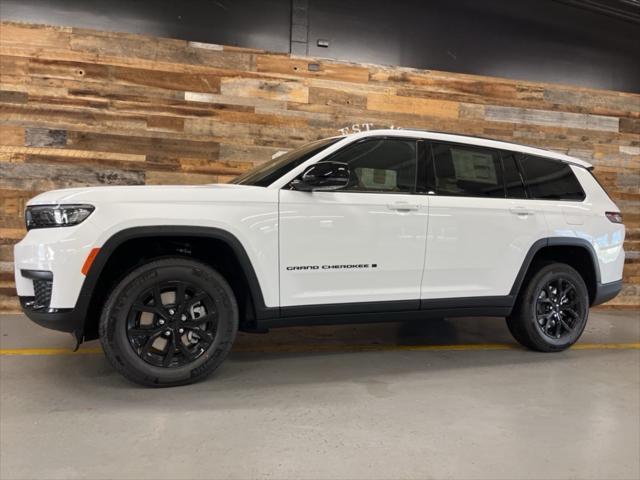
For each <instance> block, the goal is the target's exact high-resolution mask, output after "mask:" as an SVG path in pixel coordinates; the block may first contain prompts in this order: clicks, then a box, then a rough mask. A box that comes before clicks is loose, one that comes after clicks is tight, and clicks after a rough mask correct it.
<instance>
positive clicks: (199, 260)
mask: <svg viewBox="0 0 640 480" xmlns="http://www.w3.org/2000/svg"><path fill="white" fill-rule="evenodd" d="M591 169H592V167H591V165H589V164H588V163H586V162H584V161H582V160H579V159H576V158H572V157H569V156H566V155H562V154H559V153H554V152H550V151H545V150H540V149H537V148H531V147H526V146H521V145H516V144H512V143H505V142H499V141H493V140H487V139H481V138H474V137H467V136H459V135H451V134H444V133H434V132H422V131H407V130H378V131H370V132H364V133H360V134H356V135H350V136H345V137H336V138H328V139H324V140H319V141H316V142H314V143H311V144H308V145H306V146H303V147H301V148H298V149H296V150H293V151H291V152H289V153H287V154H285V155H283V156H280V157H278V158H275V159H273V160H271V161H270V162H267V163H264V164H262V165H260V166H258V167H256V168H255V169H254V170H252V171H250V172H248V173H246V174H244V175H242V176H240V177H238V178H237V179H235V180H234V181H232V183H231V184H225V185H200V186H133V187H132V186H122V187H94V188H76V189H66V190H57V191H52V192H47V193H44V194H41V195H39V196H37V197H35V198H34V199H32V200H31V201H30V202H29V204H28V206H27V209H26V213H25V217H26V224H27V229H28V233H27V235H26V237H25V238H24V239H23V240H22V241H21V242H20V243H18V244H17V245H16V246H15V275H16V285H17V291H18V295H19V296H20V300H21V304H22V307H23V309H24V311H25V313H26V314H27V316H28V317H30V318H31V319H32V320H33V321H35V322H37V323H39V324H40V325H43V326H46V327H49V328H53V329H56V330H62V331H68V332H72V333H73V334H74V335H75V337H76V339H77V341H78V342H81V341H83V340H89V339H95V338H100V341H101V343H102V346H103V348H104V351H105V354H106V356H107V358H108V359H109V361H110V362H111V364H113V366H114V367H115V368H116V369H117V370H119V371H120V372H121V373H122V374H124V375H125V376H126V377H127V378H129V379H131V380H133V381H135V382H138V383H141V384H143V385H149V386H168V385H179V384H186V383H190V382H193V381H196V380H199V379H201V378H203V377H204V376H206V375H207V374H209V373H211V372H212V371H213V370H214V369H215V368H216V367H217V366H218V365H220V363H222V361H223V360H224V358H225V357H226V356H227V354H228V353H229V350H230V349H231V346H232V344H233V341H234V338H235V336H236V332H237V331H238V329H241V330H253V331H255V330H261V331H264V330H266V329H269V328H271V327H279V326H286V325H314V324H322V323H338V322H340V323H349V322H373V321H381V320H391V321H397V320H403V319H421V320H427V319H429V318H433V317H455V316H469V315H478V316H498V317H506V319H507V324H508V326H509V329H510V331H511V333H512V334H513V336H514V337H515V338H516V340H517V341H518V342H520V343H521V344H522V345H524V346H526V347H529V348H531V349H534V350H539V351H545V352H553V351H560V350H564V349H566V348H568V347H569V346H571V345H572V344H573V343H575V342H576V341H577V340H578V338H579V337H580V335H581V333H582V331H583V330H584V328H585V324H586V321H587V316H588V313H589V307H590V306H592V305H597V304H600V303H602V302H604V301H606V300H608V299H611V298H613V297H614V296H615V295H616V294H617V293H618V292H619V291H620V289H621V285H622V280H621V278H622V267H623V263H624V251H623V247H622V244H623V240H624V233H625V231H624V225H623V224H622V218H621V215H620V212H619V209H618V208H617V207H616V205H615V204H614V203H613V202H612V201H611V199H610V198H609V197H608V196H607V194H606V193H605V191H604V190H603V189H602V187H601V186H600V185H599V184H598V182H597V181H596V180H595V178H594V177H593V175H592V173H591V171H590V170H591Z"/></svg>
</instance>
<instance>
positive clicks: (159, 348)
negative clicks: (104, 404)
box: [100, 257, 239, 387]
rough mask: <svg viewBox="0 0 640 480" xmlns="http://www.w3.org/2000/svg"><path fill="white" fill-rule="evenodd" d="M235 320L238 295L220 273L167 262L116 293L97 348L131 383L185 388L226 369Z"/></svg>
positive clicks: (182, 261) (145, 268) (126, 281)
mask: <svg viewBox="0 0 640 480" xmlns="http://www.w3.org/2000/svg"><path fill="white" fill-rule="evenodd" d="M238 317H239V311H238V305H237V302H236V298H235V295H234V292H233V290H232V289H231V287H230V286H229V284H228V282H227V281H226V280H225V279H224V277H223V276H222V275H220V273H218V272H217V271H216V270H214V269H213V268H211V267H210V266H209V265H206V264H204V263H201V262H198V261H196V260H192V259H189V258H183V257H169V258H163V259H160V260H152V261H149V262H148V263H146V264H144V265H142V266H140V267H138V268H136V269H134V270H133V271H132V272H131V273H130V274H129V275H127V276H126V277H125V278H123V279H122V280H121V281H120V282H119V283H118V284H117V285H116V287H115V288H114V289H113V291H112V292H111V293H110V295H109V297H108V298H107V301H106V302H105V305H104V307H103V311H102V315H101V317H100V342H101V344H102V347H103V349H104V352H105V355H106V357H107V359H108V360H109V362H110V363H111V364H112V365H113V366H114V367H115V368H116V369H117V370H118V371H119V372H120V373H122V374H123V375H124V376H125V377H127V378H128V379H130V380H132V381H134V382H136V383H139V384H141V385H145V386H153V387H162V386H175V385H184V384H188V383H193V382H196V381H198V380H200V379H202V378H204V377H206V376H207V375H209V374H210V373H211V372H213V371H214V370H215V369H216V368H217V367H218V366H219V365H220V364H221V363H222V362H223V361H224V359H225V358H226V356H227V355H228V353H229V351H230V350H231V346H232V344H233V341H234V339H235V336H236V333H237V331H238Z"/></svg>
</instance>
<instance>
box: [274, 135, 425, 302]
mask: <svg viewBox="0 0 640 480" xmlns="http://www.w3.org/2000/svg"><path fill="white" fill-rule="evenodd" d="M417 157H418V153H417V145H416V141H415V140H413V139H404V138H378V137H375V138H367V139H363V140H361V141H359V142H356V143H354V144H350V145H348V146H346V147H345V148H344V149H342V150H340V151H338V152H336V153H335V154H334V155H333V156H331V157H330V158H327V159H326V160H332V161H337V162H344V163H347V164H348V165H349V169H350V171H351V177H350V182H349V185H348V186H347V187H345V188H343V189H341V190H339V191H331V192H327V191H315V192H301V191H296V190H291V189H289V188H288V187H285V188H284V189H282V190H281V191H280V219H279V235H280V302H281V303H280V304H281V306H282V307H290V306H305V305H306V306H308V305H323V306H325V307H326V306H329V305H331V304H343V305H341V306H338V305H337V307H338V310H336V311H341V310H339V307H345V305H344V304H347V303H362V302H372V306H379V305H375V304H378V302H396V303H393V304H387V307H389V308H391V309H404V308H416V309H417V308H418V305H419V298H420V282H421V279H422V273H423V266H424V258H425V239H426V233H427V219H428V197H427V196H426V195H420V194H416V193H415V190H416V176H417ZM373 302H375V304H374V303H373ZM360 307H362V306H360ZM394 307H399V308H394ZM345 311H346V310H345Z"/></svg>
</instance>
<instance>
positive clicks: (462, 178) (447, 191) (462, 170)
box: [432, 143, 504, 198]
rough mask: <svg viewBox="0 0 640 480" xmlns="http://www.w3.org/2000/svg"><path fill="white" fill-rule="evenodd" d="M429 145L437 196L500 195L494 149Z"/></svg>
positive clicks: (499, 168)
mask: <svg viewBox="0 0 640 480" xmlns="http://www.w3.org/2000/svg"><path fill="white" fill-rule="evenodd" d="M432 148H433V162H434V170H435V177H436V193H437V194H438V195H451V196H463V197H495V198H504V186H503V184H502V168H501V165H500V158H499V156H498V153H497V152H495V151H493V150H488V149H484V148H478V147H468V146H465V145H455V144H446V143H433V144H432Z"/></svg>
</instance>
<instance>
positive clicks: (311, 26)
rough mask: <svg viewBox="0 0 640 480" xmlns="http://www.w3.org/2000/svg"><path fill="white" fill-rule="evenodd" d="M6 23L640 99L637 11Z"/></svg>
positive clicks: (312, 9)
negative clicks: (228, 46)
mask: <svg viewBox="0 0 640 480" xmlns="http://www.w3.org/2000/svg"><path fill="white" fill-rule="evenodd" d="M0 17H1V18H2V19H3V20H15V21H25V22H33V23H45V24H54V25H66V26H78V27H84V28H95V29H100V30H112V31H125V32H132V33H141V34H148V35H156V36H165V37H173V38H181V39H186V40H193V41H199V42H208V43H220V44H231V45H239V46H246V47H252V48H261V49H265V50H270V51H277V52H289V51H292V52H293V53H296V54H303V55H305V54H309V55H314V56H321V57H329V58H336V59H340V60H348V61H354V62H370V63H380V64H388V65H400V66H406V67H416V68H423V69H437V70H445V71H451V72H459V73H472V74H480V75H493V76H501V77H508V78H515V79H525V80H533V81H543V82H557V83H568V84H573V85H579V86H586V87H596V88H605V89H611V90H620V91H630V92H636V93H640V54H639V53H638V52H640V0H608V1H604V0H513V1H512V0H482V1H478V0H422V1H419V0H396V1H395V2H390V1H389V0H347V1H345V0H184V1H179V0H110V1H109V2H98V1H88V0H0Z"/></svg>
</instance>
